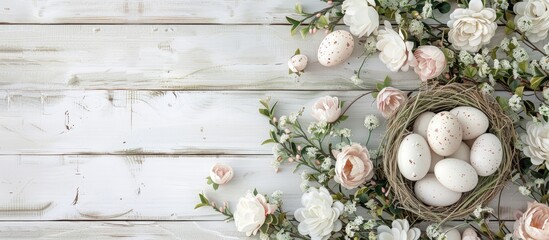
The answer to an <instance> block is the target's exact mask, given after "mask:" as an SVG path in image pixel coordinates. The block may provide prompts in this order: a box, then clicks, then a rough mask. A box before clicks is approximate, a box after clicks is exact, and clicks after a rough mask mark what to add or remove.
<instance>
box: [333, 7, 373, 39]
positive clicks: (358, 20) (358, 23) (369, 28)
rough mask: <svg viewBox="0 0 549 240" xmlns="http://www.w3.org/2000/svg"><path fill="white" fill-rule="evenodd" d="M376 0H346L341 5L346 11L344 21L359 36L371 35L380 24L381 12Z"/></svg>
mask: <svg viewBox="0 0 549 240" xmlns="http://www.w3.org/2000/svg"><path fill="white" fill-rule="evenodd" d="M375 6H376V2H375V1H374V0H345V1H344V2H343V5H342V6H341V8H342V10H343V11H344V12H345V16H343V22H344V23H345V25H347V26H349V30H350V31H351V33H352V34H353V35H355V36H357V37H362V36H364V35H366V36H370V34H372V33H373V32H374V31H375V30H376V29H377V27H378V26H379V14H378V13H377V11H376V9H375V8H373V7H375Z"/></svg>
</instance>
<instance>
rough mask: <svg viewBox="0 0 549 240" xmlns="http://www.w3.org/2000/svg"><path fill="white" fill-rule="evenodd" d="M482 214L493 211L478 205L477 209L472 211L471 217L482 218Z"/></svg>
mask: <svg viewBox="0 0 549 240" xmlns="http://www.w3.org/2000/svg"><path fill="white" fill-rule="evenodd" d="M483 213H494V209H492V208H490V207H484V208H483V207H482V206H480V205H478V206H477V208H475V211H473V216H475V218H477V219H479V218H482V215H483Z"/></svg>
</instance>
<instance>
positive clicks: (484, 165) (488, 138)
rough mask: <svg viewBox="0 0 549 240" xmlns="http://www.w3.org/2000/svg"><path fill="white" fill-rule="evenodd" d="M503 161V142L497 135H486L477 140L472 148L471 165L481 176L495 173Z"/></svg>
mask: <svg viewBox="0 0 549 240" xmlns="http://www.w3.org/2000/svg"><path fill="white" fill-rule="evenodd" d="M502 160H503V151H502V148H501V141H500V140H499V138H498V137H496V135H494V134H491V133H485V134H482V135H480V137H478V138H477V140H475V143H473V147H472V148H471V165H473V167H474V168H475V170H476V171H477V173H478V175H479V176H489V175H492V174H493V173H495V172H496V171H497V170H498V168H499V165H501V162H502Z"/></svg>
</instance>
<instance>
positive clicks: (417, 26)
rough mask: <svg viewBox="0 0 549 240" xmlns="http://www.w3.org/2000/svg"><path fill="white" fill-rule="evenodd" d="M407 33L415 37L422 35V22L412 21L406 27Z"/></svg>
mask: <svg viewBox="0 0 549 240" xmlns="http://www.w3.org/2000/svg"><path fill="white" fill-rule="evenodd" d="M408 31H410V33H411V34H413V35H415V36H421V35H423V22H421V21H419V20H417V19H412V21H410V26H408Z"/></svg>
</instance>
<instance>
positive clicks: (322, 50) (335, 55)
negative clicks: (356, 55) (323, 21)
mask: <svg viewBox="0 0 549 240" xmlns="http://www.w3.org/2000/svg"><path fill="white" fill-rule="evenodd" d="M354 47H355V40H354V39H353V35H351V33H349V32H347V31H345V30H337V31H334V32H332V33H330V34H328V35H327V36H326V37H325V38H324V40H322V42H321V43H320V46H319V47H318V62H319V63H320V64H322V65H323V66H326V67H332V66H335V65H338V64H340V63H342V62H344V61H345V60H347V58H349V57H350V56H351V54H352V53H353V49H354Z"/></svg>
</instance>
